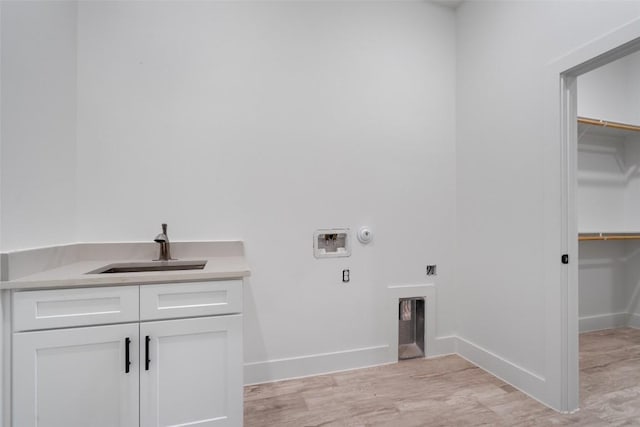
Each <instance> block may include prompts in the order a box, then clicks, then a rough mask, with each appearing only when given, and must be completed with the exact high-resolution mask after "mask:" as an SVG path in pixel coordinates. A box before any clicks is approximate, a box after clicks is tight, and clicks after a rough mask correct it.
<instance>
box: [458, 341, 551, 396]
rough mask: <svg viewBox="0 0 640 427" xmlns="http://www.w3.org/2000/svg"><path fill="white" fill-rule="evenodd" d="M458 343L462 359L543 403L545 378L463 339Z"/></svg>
mask: <svg viewBox="0 0 640 427" xmlns="http://www.w3.org/2000/svg"><path fill="white" fill-rule="evenodd" d="M456 341H457V343H456V350H457V351H456V353H457V354H458V355H459V356H460V357H462V358H464V359H466V360H468V361H469V362H471V363H473V364H474V365H476V366H477V367H479V368H481V369H483V370H485V371H487V372H488V373H489V374H491V375H493V376H495V377H497V378H499V379H501V380H502V381H504V382H506V383H508V384H511V385H512V386H514V387H515V388H517V389H519V390H520V391H522V392H523V393H525V394H527V395H528V396H530V397H532V398H533V399H535V400H538V401H540V402H542V399H543V398H544V397H545V393H546V391H547V390H546V384H545V380H544V378H543V377H541V376H539V375H537V374H535V373H533V372H531V371H528V370H527V369H525V368H523V367H521V366H518V365H516V364H515V363H513V362H510V361H508V360H507V359H504V358H502V357H500V356H498V355H497V354H494V353H492V352H490V351H488V350H486V349H484V348H482V347H480V346H478V345H476V344H473V343H471V342H469V341H467V340H465V339H463V338H459V337H458V338H457V339H456Z"/></svg>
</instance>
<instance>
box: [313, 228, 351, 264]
mask: <svg viewBox="0 0 640 427" xmlns="http://www.w3.org/2000/svg"><path fill="white" fill-rule="evenodd" d="M350 240H351V239H350V238H349V229H348V228H333V229H324V230H317V231H316V232H315V233H313V255H314V256H315V257H316V258H332V257H346V256H350V255H351V241H350Z"/></svg>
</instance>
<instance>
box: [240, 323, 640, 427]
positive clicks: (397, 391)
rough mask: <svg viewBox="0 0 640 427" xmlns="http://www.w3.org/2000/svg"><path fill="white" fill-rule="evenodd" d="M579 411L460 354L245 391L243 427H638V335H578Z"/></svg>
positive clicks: (617, 332) (624, 332) (627, 331)
mask: <svg viewBox="0 0 640 427" xmlns="http://www.w3.org/2000/svg"><path fill="white" fill-rule="evenodd" d="M580 381H581V386H580V389H581V399H580V400H581V408H582V410H581V411H579V412H578V413H576V414H573V415H561V414H558V413H556V412H554V411H552V410H551V409H548V408H546V407H545V406H543V405H542V404H540V403H538V402H536V401H535V400H533V399H531V398H529V397H527V396H526V395H524V394H523V393H521V392H519V391H518V390H516V389H514V388H513V387H511V386H510V385H508V384H505V383H504V382H502V381H500V380H498V379H496V378H495V377H493V376H491V375H489V374H487V373H486V372H484V371H483V370H481V369H479V368H477V367H475V366H474V365H472V364H471V363H469V362H467V361H465V360H463V359H461V358H460V357H458V356H445V357H441V358H438V359H428V360H426V359H415V360H407V361H403V362H400V363H397V364H393V365H386V366H379V367H374V368H367V369H359V370H355V371H348V372H341V373H336V374H330V375H320V376H316V377H309V378H303V379H299V380H290V381H280V382H277V383H269V384H261V385H255V386H247V387H245V392H244V395H245V426H248V427H251V426H260V427H263V426H283V427H284V426H296V427H297V426H301V427H302V426H394V427H405V426H407V427H409V426H480V425H486V426H554V425H562V426H564V425H577V426H640V330H635V329H629V328H624V329H614V330H607V331H600V332H590V333H587V334H582V335H581V336H580Z"/></svg>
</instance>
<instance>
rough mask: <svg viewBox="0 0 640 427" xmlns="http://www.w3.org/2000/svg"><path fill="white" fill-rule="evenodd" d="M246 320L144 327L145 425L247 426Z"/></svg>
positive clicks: (142, 418)
mask: <svg viewBox="0 0 640 427" xmlns="http://www.w3.org/2000/svg"><path fill="white" fill-rule="evenodd" d="M242 360H243V359H242V316H241V315H232V316H217V317H201V318H193V319H181V320H165V321H159V322H149V323H141V324H140V363H141V367H140V424H141V426H143V427H151V426H153V427H156V426H200V427H205V426H207V427H209V426H215V427H219V426H234V427H236V426H237V427H240V426H242V399H243V393H242V368H243V363H242Z"/></svg>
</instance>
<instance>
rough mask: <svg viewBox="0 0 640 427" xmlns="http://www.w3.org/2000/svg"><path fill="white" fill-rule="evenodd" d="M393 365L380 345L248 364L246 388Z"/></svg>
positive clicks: (383, 346) (385, 348)
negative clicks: (253, 385)
mask: <svg viewBox="0 0 640 427" xmlns="http://www.w3.org/2000/svg"><path fill="white" fill-rule="evenodd" d="M394 362H396V361H395V360H389V346H387V345H380V346H375V347H364V348H356V349H350V350H345V351H337V352H333V353H322V354H312V355H308V356H300V357H290V358H286V359H276V360H267V361H264V362H253V363H245V364H244V383H245V385H250V384H260V383H268V382H273V381H280V380H286V379H292V378H301V377H308V376H311V375H321V374H329V373H332V372H339V371H347V370H350V369H360V368H367V367H371V366H376V365H385V364H388V363H394Z"/></svg>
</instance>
